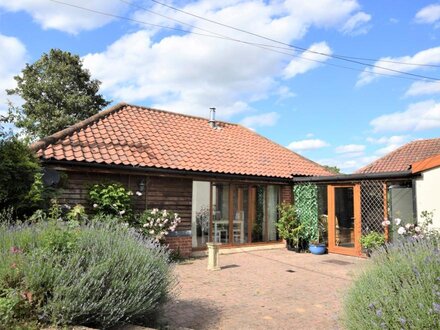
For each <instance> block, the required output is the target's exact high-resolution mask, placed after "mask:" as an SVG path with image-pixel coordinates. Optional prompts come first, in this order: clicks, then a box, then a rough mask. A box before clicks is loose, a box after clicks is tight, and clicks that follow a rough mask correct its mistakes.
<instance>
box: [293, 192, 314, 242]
mask: <svg viewBox="0 0 440 330" xmlns="http://www.w3.org/2000/svg"><path fill="white" fill-rule="evenodd" d="M293 193H294V197H295V208H296V210H297V214H298V217H299V220H300V222H301V224H302V225H303V231H302V233H301V238H303V239H304V240H305V241H307V242H311V241H316V240H319V232H318V187H317V185H315V184H301V185H295V186H294V187H293Z"/></svg>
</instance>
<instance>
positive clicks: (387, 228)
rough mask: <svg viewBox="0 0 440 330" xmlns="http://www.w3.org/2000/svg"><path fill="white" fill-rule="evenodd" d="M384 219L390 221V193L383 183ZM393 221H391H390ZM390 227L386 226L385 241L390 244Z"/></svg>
mask: <svg viewBox="0 0 440 330" xmlns="http://www.w3.org/2000/svg"><path fill="white" fill-rule="evenodd" d="M383 218H384V220H385V219H386V220H389V219H388V193H387V183H386V182H384V183H383ZM390 221H391V220H390ZM389 235H390V233H389V226H385V240H386V241H387V242H389V239H390V236H389Z"/></svg>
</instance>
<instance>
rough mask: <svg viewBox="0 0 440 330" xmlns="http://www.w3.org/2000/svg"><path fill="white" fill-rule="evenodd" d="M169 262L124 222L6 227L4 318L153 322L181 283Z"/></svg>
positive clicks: (0, 236)
mask: <svg viewBox="0 0 440 330" xmlns="http://www.w3.org/2000/svg"><path fill="white" fill-rule="evenodd" d="M168 260H169V254H168V252H167V251H166V250H165V248H162V247H159V246H157V245H156V244H155V243H153V242H152V241H151V240H149V239H145V238H144V237H142V236H141V235H139V234H138V233H136V232H134V231H133V230H132V229H129V228H125V227H121V226H112V227H111V228H110V227H109V226H107V225H100V224H98V223H94V224H93V225H90V226H83V227H76V228H71V227H70V226H68V225H66V222H63V221H58V222H49V223H37V224H33V225H22V226H20V227H12V228H11V227H5V226H3V227H0V323H1V322H3V324H6V321H7V322H8V323H7V324H8V326H9V327H8V329H9V328H14V327H17V328H18V327H19V326H20V325H22V324H25V323H26V322H31V323H30V324H32V322H34V324H35V322H37V321H38V322H39V323H40V325H43V324H56V325H60V326H67V325H86V326H93V327H99V328H109V327H112V326H118V325H122V324H127V323H135V324H136V323H140V324H145V325H151V322H152V321H154V316H155V315H157V313H158V311H159V310H160V308H161V306H162V305H163V304H164V302H165V301H166V300H167V299H168V298H169V296H170V295H171V294H172V292H173V290H174V287H175V284H176V278H175V276H174V275H173V272H172V268H173V266H172V264H170V263H169V262H168ZM0 328H1V327H0Z"/></svg>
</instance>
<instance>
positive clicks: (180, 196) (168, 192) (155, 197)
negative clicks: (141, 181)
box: [146, 177, 192, 231]
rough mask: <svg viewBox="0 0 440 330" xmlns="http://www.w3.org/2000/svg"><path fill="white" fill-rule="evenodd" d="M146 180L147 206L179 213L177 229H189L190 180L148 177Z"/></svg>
mask: <svg viewBox="0 0 440 330" xmlns="http://www.w3.org/2000/svg"><path fill="white" fill-rule="evenodd" d="M147 182H148V184H147V188H146V190H147V207H148V208H149V209H151V208H158V209H166V210H170V211H173V212H177V213H179V215H180V218H181V219H182V222H181V223H180V225H179V226H178V228H177V230H179V231H181V230H191V203H192V180H191V179H176V178H162V177H149V178H148V181H147Z"/></svg>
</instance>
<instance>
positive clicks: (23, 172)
mask: <svg viewBox="0 0 440 330" xmlns="http://www.w3.org/2000/svg"><path fill="white" fill-rule="evenodd" d="M39 173H40V165H39V163H38V160H37V159H36V157H35V156H34V154H33V153H32V152H31V151H30V150H29V147H28V146H27V144H26V142H24V141H21V140H19V139H18V138H16V137H9V138H7V139H2V140H0V209H4V208H7V207H13V208H14V210H15V212H17V213H18V215H23V214H26V213H28V212H29V211H30V209H31V207H29V205H28V204H29V202H30V200H29V192H30V191H31V187H32V185H33V183H34V178H35V176H36V175H38V174H39Z"/></svg>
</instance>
